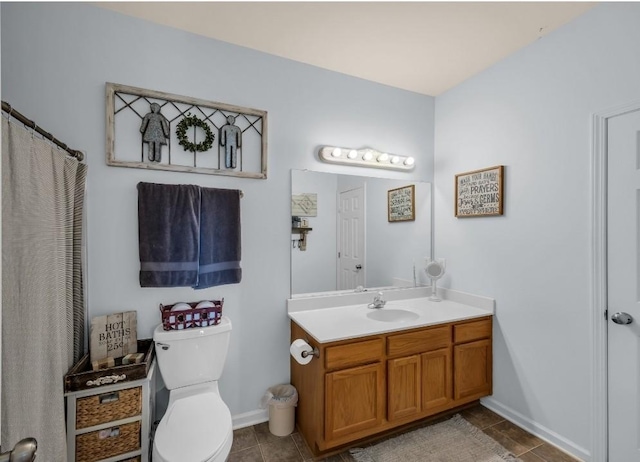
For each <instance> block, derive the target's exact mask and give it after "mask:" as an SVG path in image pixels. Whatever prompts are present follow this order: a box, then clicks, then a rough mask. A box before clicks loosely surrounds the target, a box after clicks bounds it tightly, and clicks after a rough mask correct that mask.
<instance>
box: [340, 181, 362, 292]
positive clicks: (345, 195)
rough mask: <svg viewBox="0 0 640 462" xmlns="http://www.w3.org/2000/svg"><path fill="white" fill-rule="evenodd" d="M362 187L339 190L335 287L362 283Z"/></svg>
mask: <svg viewBox="0 0 640 462" xmlns="http://www.w3.org/2000/svg"><path fill="white" fill-rule="evenodd" d="M364 197H365V195H364V187H359V188H356V189H351V190H349V191H343V192H341V193H339V198H338V201H339V207H338V290H346V289H355V288H356V287H358V286H364V274H365V268H364V228H365V226H364V220H365V216H364Z"/></svg>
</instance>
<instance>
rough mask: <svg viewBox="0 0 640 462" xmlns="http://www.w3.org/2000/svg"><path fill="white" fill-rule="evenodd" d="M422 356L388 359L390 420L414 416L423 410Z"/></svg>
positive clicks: (388, 409) (388, 407)
mask: <svg viewBox="0 0 640 462" xmlns="http://www.w3.org/2000/svg"><path fill="white" fill-rule="evenodd" d="M420 369H421V362H420V356H419V355H414V356H409V357H407V358H398V359H390V360H389V361H387V377H388V384H389V391H388V396H387V400H388V402H387V411H388V416H387V418H388V419H389V420H398V419H403V418H405V417H410V416H414V415H416V414H419V413H420V410H421V401H422V393H421V384H422V380H421V377H420Z"/></svg>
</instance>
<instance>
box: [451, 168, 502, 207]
mask: <svg viewBox="0 0 640 462" xmlns="http://www.w3.org/2000/svg"><path fill="white" fill-rule="evenodd" d="M455 181H456V192H455V199H456V204H455V211H456V212H455V215H456V217H458V218H463V217H487V216H496V215H502V210H503V207H502V204H503V199H504V166H503V165H498V166H496V167H489V168H485V169H482V170H474V171H472V172H465V173H459V174H457V175H456V180H455Z"/></svg>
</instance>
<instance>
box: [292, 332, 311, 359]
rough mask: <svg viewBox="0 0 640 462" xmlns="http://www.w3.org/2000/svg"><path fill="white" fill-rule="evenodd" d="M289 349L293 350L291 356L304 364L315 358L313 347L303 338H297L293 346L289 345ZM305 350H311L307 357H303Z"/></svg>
mask: <svg viewBox="0 0 640 462" xmlns="http://www.w3.org/2000/svg"><path fill="white" fill-rule="evenodd" d="M289 351H290V352H291V356H293V359H295V360H296V361H297V362H298V363H299V364H302V365H303V366H304V365H305V364H309V363H310V362H311V360H312V359H313V353H312V352H313V348H311V345H309V344H308V343H307V342H305V341H304V340H302V339H301V338H298V339H295V340H294V341H293V343H292V344H291V346H290V347H289ZM304 351H307V352H309V354H308V355H307V357H306V358H304V357H302V353H303V352H304Z"/></svg>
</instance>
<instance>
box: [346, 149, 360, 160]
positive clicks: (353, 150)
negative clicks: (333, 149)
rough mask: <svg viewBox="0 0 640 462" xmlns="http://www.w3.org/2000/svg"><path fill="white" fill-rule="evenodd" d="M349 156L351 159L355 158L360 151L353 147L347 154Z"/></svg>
mask: <svg viewBox="0 0 640 462" xmlns="http://www.w3.org/2000/svg"><path fill="white" fill-rule="evenodd" d="M347 157H348V158H349V159H355V158H356V157H358V151H356V150H355V149H352V150H351V151H349V154H347Z"/></svg>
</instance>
